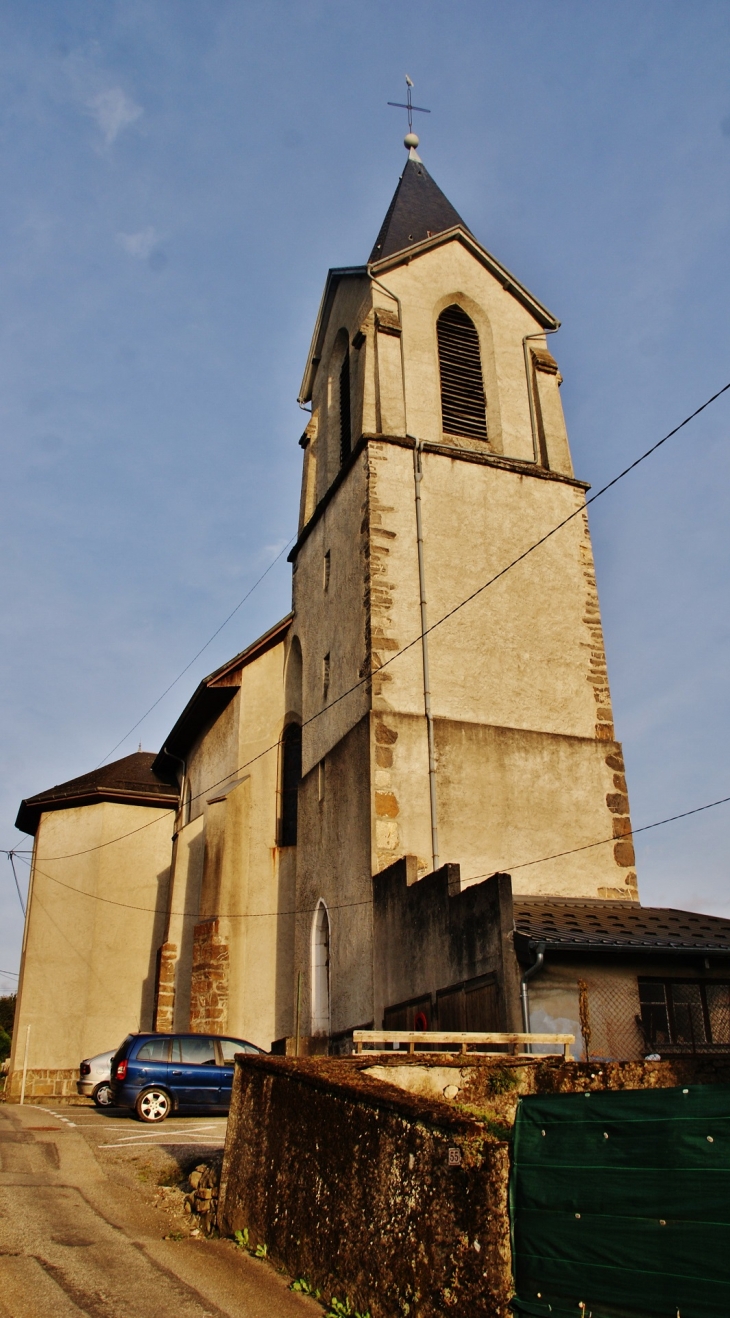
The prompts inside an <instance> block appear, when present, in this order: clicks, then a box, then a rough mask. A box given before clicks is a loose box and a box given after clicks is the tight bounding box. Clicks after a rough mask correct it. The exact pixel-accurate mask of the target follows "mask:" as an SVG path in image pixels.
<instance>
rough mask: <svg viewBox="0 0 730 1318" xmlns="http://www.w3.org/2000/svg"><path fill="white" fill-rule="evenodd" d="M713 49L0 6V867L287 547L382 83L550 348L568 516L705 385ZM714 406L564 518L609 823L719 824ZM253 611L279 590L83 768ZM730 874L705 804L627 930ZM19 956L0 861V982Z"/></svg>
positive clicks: (266, 8)
mask: <svg viewBox="0 0 730 1318" xmlns="http://www.w3.org/2000/svg"><path fill="white" fill-rule="evenodd" d="M729 50H730V8H729V7H728V5H727V4H726V3H724V2H723V3H713V2H711V0H707V2H704V3H703V2H702V0H699V2H696V3H694V4H692V5H687V4H685V3H673V2H672V0H661V2H660V3H653V2H652V0H644V3H642V4H641V5H636V4H635V3H623V2H622V0H612V3H611V5H602V6H601V5H598V4H586V3H585V2H584V0H580V2H578V0H575V2H574V0H561V2H559V3H558V2H555V0H554V2H552V3H548V4H542V5H540V4H537V3H535V2H534V0H515V2H514V3H512V4H505V3H495V2H493V0H460V3H458V4H455V3H453V0H452V3H444V0H434V2H431V0H424V2H422V3H420V4H417V5H415V4H410V5H406V4H401V3H394V0H387V3H383V2H381V0H366V2H365V3H362V2H361V0H360V2H358V3H355V0H296V3H292V2H291V0H276V3H272V0H269V2H268V3H248V2H247V0H235V2H230V0H217V2H213V3H205V4H203V3H201V4H196V5H191V4H185V3H181V2H180V0H178V2H177V3H175V2H174V0H172V2H170V0H165V2H164V3H163V2H161V0H143V2H142V0H139V2H137V0H127V2H126V3H114V0H107V3H105V4H90V3H89V2H88V0H79V2H78V3H72V2H69V0H53V2H52V3H51V2H50V0H49V2H43V0H22V3H21V0H11V2H8V0H5V3H4V4H2V6H0V74H1V76H0V105H1V113H0V168H1V171H2V178H3V189H2V193H1V194H0V234H1V242H0V421H1V424H0V435H1V440H0V442H1V443H2V475H3V493H4V498H3V515H2V519H1V520H0V546H1V560H0V561H1V562H2V580H1V586H0V588H1V590H2V603H1V609H0V616H1V618H2V623H1V625H2V630H3V646H2V659H1V662H2V683H1V688H0V699H1V700H2V722H1V726H2V744H3V754H2V757H1V759H0V845H1V846H3V847H10V846H13V845H15V844H16V842H20V843H21V845H23V843H22V841H21V838H20V835H19V834H18V833H17V831H16V830H15V828H14V824H13V821H14V818H15V814H16V811H17V807H18V803H19V801H20V799H21V797H23V796H26V795H31V794H33V793H35V792H38V791H42V790H44V789H46V788H48V787H50V786H52V785H53V784H54V783H57V782H62V781H64V780H65V779H67V778H71V777H73V776H75V775H77V774H80V773H83V772H85V771H87V770H88V769H90V768H93V767H94V765H95V764H97V763H98V761H99V760H101V759H102V757H103V756H105V755H106V754H107V752H108V751H110V750H111V748H112V747H113V746H114V744H115V742H117V741H118V740H119V738H120V737H122V736H123V734H124V733H125V732H126V731H127V729H128V728H130V727H131V725H132V724H133V723H134V722H135V721H136V719H137V718H139V717H140V715H141V714H142V713H143V712H144V710H145V709H146V708H147V707H148V706H149V705H150V704H151V703H152V701H153V700H155V699H156V697H157V696H158V695H159V694H160V692H161V691H162V690H164V688H165V687H166V686H167V685H168V683H169V682H170V681H171V680H172V679H173V678H174V677H175V676H176V674H177V673H178V672H179V671H180V669H181V668H182V667H183V666H184V665H185V664H186V663H187V662H188V660H189V659H190V658H191V657H192V656H193V655H194V654H195V653H196V651H197V650H198V649H199V648H200V646H201V645H202V644H203V643H204V642H205V640H206V639H207V638H208V636H210V634H211V633H212V632H213V631H214V630H215V628H216V627H217V626H218V625H219V623H220V622H221V621H222V620H223V618H224V617H226V615H227V614H228V613H229V612H230V611H231V609H232V608H233V607H234V606H235V604H236V603H237V602H238V600H239V599H240V598H241V597H242V596H243V595H244V593H245V592H246V590H247V589H248V588H249V587H250V586H251V584H252V583H253V582H254V581H255V580H256V578H257V576H258V575H259V574H260V573H261V572H262V571H263V569H264V568H265V567H266V566H267V564H268V563H269V562H271V560H272V559H273V558H274V557H275V555H276V554H277V553H278V552H279V551H280V550H281V548H282V547H283V546H284V545H285V544H286V542H287V541H288V540H289V538H290V537H291V535H292V534H293V532H294V529H295V523H296V515H297V505H298V493H299V467H300V456H301V451H300V449H299V448H298V446H297V440H298V437H299V435H300V433H301V430H302V428H303V426H302V421H303V417H302V414H301V412H300V411H299V408H298V407H297V404H296V394H297V391H298V387H299V382H300V379H301V373H302V369H303V365H304V360H305V356H306V351H307V347H308V343H309V338H310V334H311V329H312V324H313V319H314V316H315V314H316V310H317V305H318V301H319V296H320V292H321V287H322V283H323V280H324V276H325V274H326V271H327V268H328V266H331V265H345V264H350V263H359V262H362V261H363V260H365V259H366V257H367V254H368V252H369V250H370V247H371V245H372V242H373V240H374V237H375V234H376V233H377V230H378V227H379V225H380V222H381V220H382V217H383V214H384V212H385V210H386V208H387V205H388V202H389V200H390V197H391V195H392V192H393V190H394V187H395V184H396V182H397V178H398V174H399V172H400V169H401V168H402V164H403V161H404V152H403V148H402V145H401V140H402V134H403V131H404V124H403V122H402V120H401V114H400V112H398V111H395V110H391V109H388V107H387V105H386V102H387V101H388V100H400V99H402V94H403V91H404V74H405V73H406V72H408V73H409V74H410V75H411V77H412V78H413V80H414V82H415V84H416V96H415V99H416V103H417V104H425V105H428V106H430V107H431V109H432V114H431V115H430V116H428V117H427V116H425V115H422V116H419V118H420V121H421V122H420V123H419V124H418V125H417V127H418V129H419V131H420V134H421V154H422V156H423V158H424V160H425V162H426V164H427V166H428V168H429V170H430V171H431V173H432V174H433V175H434V177H435V178H436V180H437V182H438V183H439V184H440V186H441V187H442V188H443V189H444V191H445V192H446V194H447V196H448V197H449V198H450V200H451V201H452V202H453V204H454V205H455V206H456V208H457V210H458V211H459V212H460V213H461V214H462V215H463V217H464V219H465V220H466V222H467V224H468V225H469V226H470V227H471V228H472V229H473V231H474V232H475V233H476V235H477V237H478V238H479V239H480V240H481V241H482V242H483V243H484V244H485V245H486V246H487V247H488V248H489V249H490V250H491V251H493V252H494V254H495V255H496V256H497V257H498V258H499V259H500V260H501V261H502V262H503V263H504V264H505V265H506V266H507V267H508V268H510V269H511V270H512V271H513V272H514V273H515V274H516V275H517V276H518V278H519V279H521V280H522V281H523V282H524V283H525V284H526V285H527V286H528V287H529V288H530V289H531V290H532V291H533V292H534V293H535V295H536V296H537V297H539V298H540V299H541V300H542V301H543V302H545V303H546V304H547V305H548V306H549V307H550V308H551V310H552V311H554V312H555V314H556V315H558V316H559V317H560V319H561V320H562V322H563V328H562V329H561V331H560V334H559V335H558V336H557V337H556V339H554V340H553V348H554V351H555V353H556V355H557V357H558V359H559V362H560V367H561V371H562V373H563V375H564V377H565V383H564V385H563V390H562V393H563V403H564V406H565V410H566V416H567V421H568V428H569V434H570V440H571V446H572V450H573V457H574V462H575V467H576V471H577V474H578V475H579V476H581V477H582V478H584V479H586V480H589V481H591V482H592V483H593V485H594V487H597V486H598V485H600V484H601V483H602V482H603V481H604V480H605V479H607V478H609V477H610V476H611V475H613V474H614V473H615V472H616V471H617V470H619V469H620V468H621V467H622V466H623V465H625V464H626V462H627V461H629V460H631V458H632V457H634V456H635V455H636V454H637V453H638V452H640V451H641V450H642V449H644V448H646V447H648V445H649V444H650V443H652V442H653V441H655V440H656V439H658V438H659V437H661V435H662V434H664V433H665V432H666V431H667V430H668V429H670V428H671V427H672V426H673V425H674V424H676V423H677V422H678V421H679V420H681V419H682V418H683V417H684V416H685V415H686V414H687V413H688V412H690V411H692V410H693V408H694V407H696V406H697V405H698V404H699V403H701V402H702V401H703V400H704V399H705V398H706V397H707V396H708V395H709V394H711V393H713V392H714V391H715V390H716V389H718V388H719V387H721V386H722V385H723V384H725V383H727V381H728V380H730V352H729V351H728V338H729V332H730V322H729V320H728V313H727V305H728V291H729V290H728V284H729V282H730V274H729V264H728V251H729V250H730V243H729V241H728V240H729V238H730V234H729V233H728V227H729V221H730V193H729V191H728V182H729V180H730V82H729V80H728V54H729ZM729 399H730V395H729V396H726V398H725V399H724V400H722V401H720V402H719V403H717V404H715V405H714V407H713V408H712V409H710V410H709V411H708V412H707V413H706V414H704V415H703V417H702V418H701V419H700V420H699V421H697V422H695V423H693V424H692V426H691V427H690V428H688V429H686V430H685V431H683V432H682V434H681V435H680V436H679V437H677V439H676V440H673V441H671V443H670V444H669V445H666V446H665V447H664V448H663V449H662V450H661V451H660V453H659V454H658V455H657V456H656V457H654V458H652V459H651V460H650V461H649V462H648V463H647V464H645V465H644V466H643V467H642V468H641V469H640V470H639V471H638V472H637V473H636V475H634V476H632V477H630V478H629V479H628V480H627V481H625V482H622V483H621V485H620V486H619V487H618V488H617V489H616V490H615V491H614V492H612V493H611V494H608V495H606V496H605V497H604V498H603V499H601V500H600V501H599V502H598V503H597V504H596V506H595V508H594V509H593V511H592V517H591V525H592V531H593V537H594V544H595V550H596V557H597V566H598V582H599V590H600V597H601V604H602V608H603V618H604V626H605V632H606V644H607V650H608V658H609V674H610V678H611V684H612V690H613V698H614V707H615V716H616V726H617V733H618V735H619V736H620V737H621V738H622V740H623V742H624V748H625V754H626V760H627V769H628V775H629V789H630V794H631V802H632V815H633V820H634V823H635V824H636V825H640V824H644V823H649V822H651V821H653V820H655V819H660V818H662V817H664V816H666V815H670V814H673V813H675V812H677V811H681V810H685V809H689V808H691V807H693V806H695V805H700V804H702V803H703V802H705V801H709V800H713V799H715V798H717V797H720V796H724V795H728V794H730V770H729V769H728V764H727V758H728V757H727V741H728V731H729V727H730V718H729V715H730V701H729V697H728V681H727V674H728V668H729V660H730V653H729V652H730V634H729V632H730V629H729V624H728V616H729V615H728V557H729V553H728V516H727V513H728V501H729V495H728V490H729V488H730V457H729V454H728V450H729V438H730V401H729ZM289 595H290V581H289V568H288V567H287V565H286V561H285V556H284V558H282V559H281V560H280V562H279V564H278V565H277V566H276V567H275V568H274V569H273V570H272V572H271V573H270V574H269V576H268V577H267V580H266V584H265V586H263V587H260V588H259V589H258V590H257V591H255V592H254V594H253V595H252V597H251V599H250V600H249V601H248V602H247V603H246V604H245V605H244V606H243V608H242V609H241V610H240V611H239V612H238V613H237V614H236V616H235V618H234V619H233V621H232V622H231V623H230V624H229V625H228V626H227V627H226V628H225V629H224V630H223V631H222V632H221V634H220V636H219V637H218V638H217V639H216V640H215V642H214V643H213V644H212V645H211V646H210V647H209V649H208V650H207V651H206V652H205V654H204V655H203V656H201V658H200V660H199V661H197V662H196V664H195V665H194V666H193V667H192V668H191V669H190V671H189V672H188V673H187V674H186V676H185V678H184V679H183V680H182V681H181V682H180V683H179V684H178V685H177V687H176V688H175V689H174V690H173V691H172V692H171V693H170V694H169V695H168V696H167V697H166V698H165V699H164V700H163V701H162V702H161V703H160V705H159V706H158V707H157V708H156V709H155V711H154V713H153V714H152V715H150V717H149V718H148V719H147V720H146V721H145V722H144V723H143V724H142V727H141V728H140V729H139V730H138V732H136V733H135V734H134V735H133V736H132V737H130V738H129V739H128V740H127V741H126V742H125V743H124V745H123V746H122V747H120V748H119V750H118V751H117V752H116V754H117V755H122V754H124V753H126V752H128V751H132V750H136V748H137V743H138V740H139V739H140V738H141V740H142V744H143V746H144V748H145V749H157V748H158V747H159V745H160V744H161V741H162V739H163V737H164V735H165V733H166V731H167V730H168V729H169V727H170V726H171V725H172V723H173V722H174V720H175V718H176V715H177V713H178V712H179V710H180V708H181V707H182V705H183V704H184V702H185V700H186V699H187V698H188V696H189V694H190V692H191V691H192V689H193V687H194V686H195V684H196V682H197V681H198V680H199V679H200V677H201V676H203V675H204V674H205V673H206V672H208V671H210V670H211V669H213V668H214V667H215V666H216V665H217V664H219V663H221V662H222V661H223V660H224V659H225V658H226V657H228V656H229V655H231V654H234V653H235V652H236V651H237V650H239V649H241V648H242V647H243V645H245V644H246V643H247V642H248V641H249V640H251V639H253V638H254V637H255V636H256V635H257V634H258V633H259V632H260V631H262V630H263V629H264V628H265V627H266V626H268V625H269V624H270V623H271V622H273V621H275V620H276V619H277V618H278V617H279V616H281V615H282V614H283V613H284V612H286V610H287V608H288V603H289ZM729 842H730V806H728V807H720V808H719V809H717V810H715V811H712V812H709V813H707V814H704V815H699V816H696V817H695V818H694V819H692V820H687V821H684V822H682V823H678V824H673V825H670V826H668V827H666V828H664V829H660V830H657V831H656V832H652V833H649V834H645V835H644V836H643V837H642V838H639V839H638V840H637V851H638V860H639V881H640V885H641V892H642V897H643V900H644V902H645V903H647V904H648V903H658V904H662V903H663V904H674V905H678V906H685V907H688V908H694V909H698V910H707V911H713V912H717V913H722V914H730V897H729V895H728V882H727V878H728V843H729ZM455 859H458V858H455ZM19 873H20V877H21V878H22V880H23V882H25V881H27V870H26V869H25V867H24V866H23V865H22V864H20V865H19ZM21 927H22V921H21V913H20V907H19V904H18V900H17V896H16V894H15V889H14V886H13V883H12V873H11V871H10V866H9V865H7V863H6V861H5V858H4V857H0V968H2V969H3V970H9V971H13V970H17V966H18V957H19V945H20V937H21ZM12 983H13V981H12V979H3V978H2V977H0V991H2V988H3V986H5V987H9V986H10V985H11V984H12Z"/></svg>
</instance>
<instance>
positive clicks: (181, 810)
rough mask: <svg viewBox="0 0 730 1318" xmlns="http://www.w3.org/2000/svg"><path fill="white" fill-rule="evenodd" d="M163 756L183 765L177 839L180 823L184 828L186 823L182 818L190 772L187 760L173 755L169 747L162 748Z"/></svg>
mask: <svg viewBox="0 0 730 1318" xmlns="http://www.w3.org/2000/svg"><path fill="white" fill-rule="evenodd" d="M162 754H163V755H167V757H168V759H170V760H177V762H178V764H181V765H182V780H181V782H180V805H179V807H178V810H177V812H176V819H175V837H177V824H178V822H179V821H182V824H183V827H184V826H185V821H184V820H183V817H182V816H183V811H184V809H185V779H186V777H187V772H188V766H187V760H181V759H180V756H179V755H173V753H172V751H169V750H168V749H167V746H163V747H162ZM173 841H174V839H173Z"/></svg>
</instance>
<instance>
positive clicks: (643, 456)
mask: <svg viewBox="0 0 730 1318" xmlns="http://www.w3.org/2000/svg"><path fill="white" fill-rule="evenodd" d="M728 389H730V381H728V383H727V384H726V385H723V387H722V389H718V391H717V393H715V394H713V395H712V397H711V398H708V399H707V400H706V402H704V403H702V405H701V406H700V407H698V408H696V409H695V411H694V412H691V413H690V415H689V416H687V417H685V419H684V421H680V423H679V425H678V426H675V427H674V429H673V430H670V431H669V432H668V434H666V435H664V436H663V438H662V439H660V440H657V442H656V444H652V446H651V448H648V449H647V450H646V452H645V453H642V454H641V455H640V457H638V458H636V459H635V460H634V461H633V462H632V463H630V464H629V466H628V467H624V469H623V471H620V472H619V473H618V475H617V476H614V477H613V479H612V480H610V481H608V482H607V484H606V485H603V486H602V487H601V489H600V490H597V491H596V493H595V494H593V495H591V497H590V499H586V500H585V501H584V502H583V503H581V504H580V505H579V507H578V508H576V509H575V511H574V512H572V513H569V514H568V516H567V517H564V518H563V520H562V521H561V522H558V523H557V525H556V526H554V527H553V528H552V529H551V530H550V531H547V532H546V533H545V535H543V536H541V537H540V539H539V540H535V541H534V543H533V544H531V545H530V546H529V547H528V548H527V549H525V550H524V552H523V553H521V554H518V556H517V558H513V559H512V561H511V563H508V564H507V565H506V567H503V568H500V570H499V572H496V573H495V574H494V576H493V577H490V578H489V579H488V580H487V581H485V582H484V583H483V584H482V585H481V586H479V587H477V589H476V590H474V591H472V593H471V594H470V595H467V597H466V599H463V600H461V602H460V603H459V604H455V605H454V607H453V609H449V611H448V613H445V614H444V615H443V616H442V617H441V618H438V619H437V621H436V622H433V623H431V625H430V627H428V628H427V629H426V631H425V632H423V633H420V632H419V634H418V636H415V637H414V638H413V640H412V641H409V642H408V644H407V645H404V646H403V647H402V649H400V650H396V651H394V653H393V654H392V655H391V656H390V658H388V659H385V660H384V661H383V663H382V664H380V666H379V667H378V668H377V669H375V670H374V671H373V672H370V673H367V674H366V675H365V676H364V677H362V678H360V679H359V681H357V682H355V683H354V684H353V686H351V687H349V688H348V689H347V691H343V693H342V695H340V696H336V697H335V699H334V700H331V701H330V702H329V704H327V705H325V706H324V707H323V708H322V709H320V710H318V711H317V713H316V714H312V715H311V716H310V717H309V718H308V719H305V720H304V721H303V723H302V725H301V726H302V728H306V727H308V726H309V724H310V723H314V722H315V721H316V720H317V719H318V718H321V717H322V715H323V714H326V713H328V712H329V710H331V709H333V708H334V706H335V705H338V704H339V703H340V701H341V700H345V699H346V698H347V697H348V696H350V695H352V694H353V692H354V691H357V690H358V689H359V688H360V687H361V686H364V685H365V684H366V683H367V682H371V681H372V679H373V676H374V675H375V673H380V672H382V670H383V669H384V668H387V667H388V666H389V665H390V664H392V663H394V662H395V660H396V659H399V658H400V657H401V655H404V654H406V653H407V651H408V650H411V649H413V647H414V646H415V645H420V644H421V639H422V635H423V636H427V635H428V634H429V633H430V632H433V631H435V630H436V628H437V627H441V626H442V624H443V623H445V622H447V621H448V620H449V618H453V616H454V614H456V613H458V612H459V610H460V609H463V608H464V607H465V606H466V605H467V604H470V603H471V602H472V600H474V599H476V598H477V596H479V595H481V594H482V593H483V592H484V591H485V590H487V589H488V588H489V587H490V586H493V585H494V583H495V582H496V581H499V580H500V579H501V578H502V577H504V576H505V575H506V574H507V573H508V572H510V571H511V569H512V568H514V567H516V566H517V565H518V564H519V563H522V562H523V561H524V560H525V559H526V558H527V557H528V556H529V555H530V554H532V553H534V551H535V550H536V549H539V548H540V546H541V545H544V544H545V543H546V541H548V540H550V539H551V538H552V536H554V535H556V534H557V532H558V531H560V530H562V528H563V527H564V526H567V525H568V523H569V522H572V521H573V519H574V518H576V517H579V516H580V515H581V514H582V513H584V512H585V509H586V508H587V507H588V505H589V504H591V503H595V502H596V499H600V498H601V495H603V494H605V493H606V492H607V491H608V490H610V489H612V488H613V486H614V485H617V484H618V482H619V481H620V480H623V478H624V476H628V474H629V472H632V471H634V470H635V469H636V467H638V466H639V465H640V464H641V463H642V462H644V461H645V460H646V459H647V458H648V457H650V456H651V454H652V453H656V451H657V449H659V448H661V446H662V444H666V442H667V440H668V439H671V438H672V436H673V435H676V434H677V433H678V431H680V430H682V429H683V428H684V426H686V425H689V423H690V421H693V420H694V418H695V417H696V416H699V414H700V412H704V410H705V408H707V407H709V406H710V404H711V403H714V402H715V401H716V400H717V399H718V398H720V397H721V396H722V395H723V394H724V393H727V391H728ZM282 553H283V550H282ZM127 735H129V734H127ZM279 745H280V739H277V740H276V741H275V742H272V744H271V745H270V746H266V747H265V748H264V750H262V751H259V752H258V754H257V755H253V756H252V757H251V759H250V760H246V761H245V763H244V764H239V766H238V768H236V769H233V770H232V771H231V773H228V774H226V775H225V776H224V777H223V778H218V779H217V780H216V782H213V783H209V784H208V785H207V786H206V787H204V788H203V789H202V790H201V791H199V792H197V793H196V795H195V796H191V798H190V801H191V803H192V802H193V801H197V800H198V799H199V798H200V797H201V796H205V794H206V793H207V792H210V791H212V790H213V788H215V787H219V786H220V785H221V784H222V783H225V782H228V781H229V779H231V778H232V777H233V775H234V774H237V773H241V772H242V771H243V770H244V769H248V768H250V766H251V765H252V764H256V762H257V761H258V760H260V759H262V758H263V756H264V755H268V754H269V753H270V752H271V751H273V750H276V749H277V747H278V746H279ZM110 754H111V752H110ZM166 817H167V811H165V813H164V814H162V815H158V816H157V818H156V819H150V820H148V821H147V823H145V824H140V826H139V827H138V828H133V829H130V831H129V832H128V833H121V834H120V835H119V837H116V838H109V839H108V841H106V842H100V843H98V844H97V845H96V846H93V847H87V848H86V849H84V850H83V851H69V852H66V853H65V854H64V855H61V856H45V857H44V858H43V859H44V860H71V859H72V858H74V857H76V856H87V855H89V854H90V853H91V852H92V851H99V850H101V848H102V847H109V846H112V845H113V844H114V843H115V842H122V841H123V840H124V839H125V838H128V837H132V836H134V834H135V833H141V832H142V831H143V830H144V829H145V828H150V827H151V826H152V825H153V824H156V823H159V822H161V820H162V819H164V818H166Z"/></svg>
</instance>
